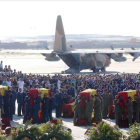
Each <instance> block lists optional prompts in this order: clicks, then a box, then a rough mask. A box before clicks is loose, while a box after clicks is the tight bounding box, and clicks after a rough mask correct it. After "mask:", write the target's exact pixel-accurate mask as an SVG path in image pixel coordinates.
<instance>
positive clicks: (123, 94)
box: [117, 90, 139, 107]
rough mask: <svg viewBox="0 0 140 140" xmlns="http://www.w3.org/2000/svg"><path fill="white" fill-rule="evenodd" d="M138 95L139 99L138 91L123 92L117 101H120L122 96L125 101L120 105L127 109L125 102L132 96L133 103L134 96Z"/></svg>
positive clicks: (119, 94)
mask: <svg viewBox="0 0 140 140" xmlns="http://www.w3.org/2000/svg"><path fill="white" fill-rule="evenodd" d="M135 94H136V95H137V96H138V97H139V94H138V91H137V90H128V91H121V92H119V93H118V96H117V99H119V97H120V96H122V98H123V101H121V102H119V104H120V105H121V106H122V107H125V101H128V97H129V96H130V97H131V98H132V101H133V100H134V95H135Z"/></svg>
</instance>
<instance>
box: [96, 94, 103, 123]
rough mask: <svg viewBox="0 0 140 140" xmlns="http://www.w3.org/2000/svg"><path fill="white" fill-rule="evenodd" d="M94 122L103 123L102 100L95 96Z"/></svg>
mask: <svg viewBox="0 0 140 140" xmlns="http://www.w3.org/2000/svg"><path fill="white" fill-rule="evenodd" d="M94 121H102V118H101V100H100V99H99V97H98V95H95V103H94Z"/></svg>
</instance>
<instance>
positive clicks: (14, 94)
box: [12, 87, 17, 114]
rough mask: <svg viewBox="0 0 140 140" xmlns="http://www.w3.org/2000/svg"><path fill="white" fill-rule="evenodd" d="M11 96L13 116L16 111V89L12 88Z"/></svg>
mask: <svg viewBox="0 0 140 140" xmlns="http://www.w3.org/2000/svg"><path fill="white" fill-rule="evenodd" d="M12 94H13V96H14V104H13V114H15V110H16V99H17V91H16V87H12Z"/></svg>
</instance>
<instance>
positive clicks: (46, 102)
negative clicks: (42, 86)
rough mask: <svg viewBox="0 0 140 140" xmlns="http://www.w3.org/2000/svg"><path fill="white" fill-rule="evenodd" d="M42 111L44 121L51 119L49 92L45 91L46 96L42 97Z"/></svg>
mask: <svg viewBox="0 0 140 140" xmlns="http://www.w3.org/2000/svg"><path fill="white" fill-rule="evenodd" d="M41 102H42V108H43V110H42V113H43V122H44V123H46V122H47V121H49V113H48V110H49V98H48V94H47V93H45V94H44V98H43V99H42V101H41Z"/></svg>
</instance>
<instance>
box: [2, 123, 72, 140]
mask: <svg viewBox="0 0 140 140" xmlns="http://www.w3.org/2000/svg"><path fill="white" fill-rule="evenodd" d="M31 121H32V120H30V121H27V122H26V123H25V125H20V126H17V127H16V129H12V136H11V137H5V136H4V135H3V136H0V140H11V139H12V140H16V138H17V136H18V135H20V134H23V133H29V134H31V135H32V136H33V137H34V138H36V140H43V139H44V137H45V136H47V135H48V134H51V133H58V134H61V135H63V136H64V137H65V140H72V136H71V132H70V131H68V130H65V129H64V126H63V124H62V122H61V120H58V124H57V125H55V124H53V123H51V122H47V123H43V124H41V125H40V126H37V125H31Z"/></svg>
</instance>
